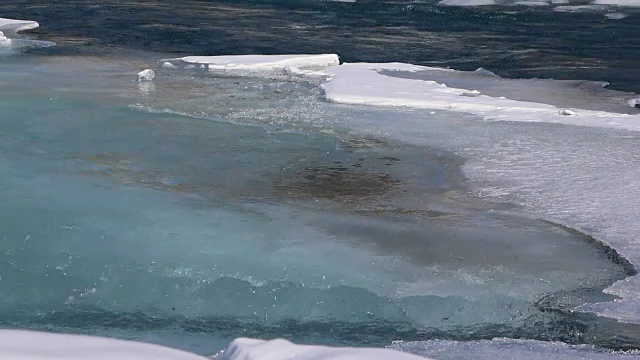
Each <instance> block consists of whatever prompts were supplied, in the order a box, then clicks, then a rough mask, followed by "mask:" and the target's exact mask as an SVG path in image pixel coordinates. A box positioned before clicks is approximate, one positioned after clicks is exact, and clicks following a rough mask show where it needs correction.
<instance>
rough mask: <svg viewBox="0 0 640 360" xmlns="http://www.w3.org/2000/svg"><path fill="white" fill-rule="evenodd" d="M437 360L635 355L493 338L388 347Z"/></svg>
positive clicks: (614, 359)
mask: <svg viewBox="0 0 640 360" xmlns="http://www.w3.org/2000/svg"><path fill="white" fill-rule="evenodd" d="M390 348H392V349H396V350H400V351H405V352H408V353H412V354H417V355H421V356H427V357H432V358H433V359H437V360H466V359H470V358H472V359H474V360H512V359H527V360H631V359H638V358H639V357H640V353H639V352H628V353H624V352H611V351H607V350H602V349H598V348H594V347H592V346H586V345H567V344H564V343H560V342H543V341H535V340H514V339H505V338H497V339H493V340H481V341H469V342H459V341H440V340H433V341H416V342H407V343H400V344H395V345H392V346H390Z"/></svg>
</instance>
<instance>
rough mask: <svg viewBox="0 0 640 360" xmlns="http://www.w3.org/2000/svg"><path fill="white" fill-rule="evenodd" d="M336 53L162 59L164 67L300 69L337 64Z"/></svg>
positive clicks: (222, 69) (217, 69) (239, 69)
mask: <svg viewBox="0 0 640 360" xmlns="http://www.w3.org/2000/svg"><path fill="white" fill-rule="evenodd" d="M339 63H340V60H339V58H338V55H336V54H319V55H237V56H186V57H182V58H178V59H170V60H166V61H164V64H167V65H164V67H171V65H173V66H183V67H184V66H186V65H198V66H204V67H206V68H207V69H209V70H212V71H222V72H234V71H235V72H237V71H241V72H242V71H285V70H286V69H287V68H291V69H293V68H297V69H302V70H312V69H322V68H325V67H327V66H333V65H338V64H339Z"/></svg>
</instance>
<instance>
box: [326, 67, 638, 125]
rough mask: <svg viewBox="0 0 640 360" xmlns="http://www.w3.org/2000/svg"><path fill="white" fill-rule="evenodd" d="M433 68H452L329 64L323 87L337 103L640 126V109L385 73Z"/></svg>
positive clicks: (493, 117) (488, 117)
mask: <svg viewBox="0 0 640 360" xmlns="http://www.w3.org/2000/svg"><path fill="white" fill-rule="evenodd" d="M434 70H435V71H441V72H447V71H453V70H448V69H437V68H430V67H424V66H416V65H409V64H402V63H389V64H373V63H357V64H343V65H340V66H333V67H330V68H327V69H326V70H325V71H326V72H327V73H328V74H329V75H330V76H331V77H332V78H331V80H330V81H329V82H327V83H326V84H323V85H322V87H323V89H324V92H325V97H326V99H327V100H328V101H332V102H336V103H344V104H359V105H374V106H395V107H398V106H403V107H413V108H424V109H439V110H452V111H460V112H465V113H470V114H473V115H478V116H481V117H482V118H483V119H485V120H492V121H499V120H502V121H522V122H548V123H557V124H566V125H580V126H595V127H607V128H614V129H626V130H633V131H640V115H630V114H619V113H612V112H606V111H595V110H584V109H577V108H561V107H557V106H554V105H549V104H544V103H538V102H531V101H523V100H512V99H507V98H505V97H495V96H487V95H483V94H482V93H481V92H480V91H478V90H476V89H461V88H455V87H448V86H447V85H446V84H445V83H442V82H438V81H433V80H429V79H425V78H424V77H419V78H416V79H409V78H398V77H392V76H387V75H385V74H383V73H382V72H392V71H402V72H405V73H406V72H423V71H434ZM505 95H506V94H505Z"/></svg>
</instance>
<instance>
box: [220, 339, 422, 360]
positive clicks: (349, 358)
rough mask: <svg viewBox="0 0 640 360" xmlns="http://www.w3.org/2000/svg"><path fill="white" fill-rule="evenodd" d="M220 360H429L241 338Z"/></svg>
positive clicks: (394, 353)
mask: <svg viewBox="0 0 640 360" xmlns="http://www.w3.org/2000/svg"><path fill="white" fill-rule="evenodd" d="M213 359H216V360H282V359H297V360H425V357H422V356H416V355H412V354H409V353H402V352H399V351H395V350H390V349H373V348H349V347H328V346H318V345H296V344H293V343H291V342H289V341H287V340H283V339H275V340H270V341H265V340H258V339H248V338H238V339H236V340H234V341H233V342H232V343H231V344H230V345H229V347H227V349H226V350H224V352H222V353H221V354H218V355H216V356H214V357H213Z"/></svg>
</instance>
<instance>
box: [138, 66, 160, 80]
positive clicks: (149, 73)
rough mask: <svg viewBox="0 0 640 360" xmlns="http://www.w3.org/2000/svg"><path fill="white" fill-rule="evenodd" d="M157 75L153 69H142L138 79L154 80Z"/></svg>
mask: <svg viewBox="0 0 640 360" xmlns="http://www.w3.org/2000/svg"><path fill="white" fill-rule="evenodd" d="M155 77H156V74H155V72H153V70H151V69H146V70H142V71H140V72H139V73H138V81H152V80H153V78H155Z"/></svg>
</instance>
